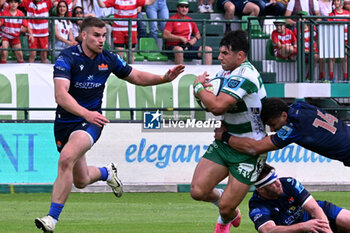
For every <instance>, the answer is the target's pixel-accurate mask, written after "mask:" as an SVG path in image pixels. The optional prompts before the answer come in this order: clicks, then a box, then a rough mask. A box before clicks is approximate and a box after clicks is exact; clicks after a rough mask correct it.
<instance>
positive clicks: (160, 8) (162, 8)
mask: <svg viewBox="0 0 350 233" xmlns="http://www.w3.org/2000/svg"><path fill="white" fill-rule="evenodd" d="M145 9H146V14H147V18H149V19H169V9H168V6H167V4H166V0H156V1H155V3H154V4H152V5H149V6H146V7H145ZM158 23H159V25H160V30H161V31H162V32H163V30H164V27H165V24H166V22H165V21H162V22H156V21H149V33H150V36H151V37H153V38H154V39H155V40H156V41H157V39H158Z"/></svg>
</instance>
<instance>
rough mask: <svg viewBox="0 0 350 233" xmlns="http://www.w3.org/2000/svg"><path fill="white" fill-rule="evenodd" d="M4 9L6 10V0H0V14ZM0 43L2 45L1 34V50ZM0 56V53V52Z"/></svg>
mask: <svg viewBox="0 0 350 233" xmlns="http://www.w3.org/2000/svg"><path fill="white" fill-rule="evenodd" d="M4 9H8V4H7V2H6V0H0V14H1V12H3V10H4ZM1 43H2V40H1V33H0V48H1ZM0 54H1V51H0Z"/></svg>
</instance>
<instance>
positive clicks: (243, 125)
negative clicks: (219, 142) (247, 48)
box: [216, 60, 266, 140]
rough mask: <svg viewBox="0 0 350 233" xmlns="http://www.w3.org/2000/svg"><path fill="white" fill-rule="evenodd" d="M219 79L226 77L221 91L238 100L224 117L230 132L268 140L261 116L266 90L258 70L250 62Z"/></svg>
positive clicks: (225, 73) (240, 135) (223, 72)
mask: <svg viewBox="0 0 350 233" xmlns="http://www.w3.org/2000/svg"><path fill="white" fill-rule="evenodd" d="M216 76H219V77H224V78H225V82H224V85H223V87H222V89H221V92H223V93H226V94H228V95H230V96H232V97H234V98H235V99H237V100H238V102H237V104H236V105H233V106H231V107H230V108H229V109H228V110H227V112H226V113H225V114H224V116H223V121H224V124H225V126H226V128H227V130H228V132H229V133H230V134H232V135H234V136H238V137H249V138H253V139H256V140H260V139H261V138H263V137H265V136H266V133H265V127H264V125H263V123H262V121H261V119H260V113H261V107H262V101H263V99H265V98H266V90H265V87H264V84H263V82H262V79H261V77H260V74H259V72H258V71H257V70H256V69H255V67H254V66H253V65H252V64H251V63H250V62H249V61H248V60H246V61H244V62H243V63H242V64H241V65H240V66H239V67H237V68H236V69H235V70H233V71H232V72H231V73H230V72H229V71H224V70H222V71H220V72H219V73H218V74H217V75H216Z"/></svg>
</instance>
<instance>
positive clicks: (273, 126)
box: [266, 112, 288, 131]
mask: <svg viewBox="0 0 350 233" xmlns="http://www.w3.org/2000/svg"><path fill="white" fill-rule="evenodd" d="M287 117H288V115H287V113H286V112H282V114H281V115H280V116H279V117H275V118H272V119H269V120H268V121H267V122H266V124H267V125H268V126H270V130H271V131H277V130H279V129H280V128H282V126H284V125H286V124H287V123H288V121H287Z"/></svg>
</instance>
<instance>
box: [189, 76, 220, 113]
mask: <svg viewBox="0 0 350 233" xmlns="http://www.w3.org/2000/svg"><path fill="white" fill-rule="evenodd" d="M225 80H226V79H225V78H224V77H215V78H213V79H210V80H209V81H208V83H209V84H211V86H208V87H206V88H205V89H206V90H207V91H210V92H211V93H213V94H214V95H216V96H218V95H219V94H220V91H221V89H222V87H223V86H224V84H225ZM196 99H197V103H198V105H199V106H200V107H201V108H203V109H204V110H207V107H206V106H205V105H204V103H202V101H201V100H200V99H198V98H196Z"/></svg>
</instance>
